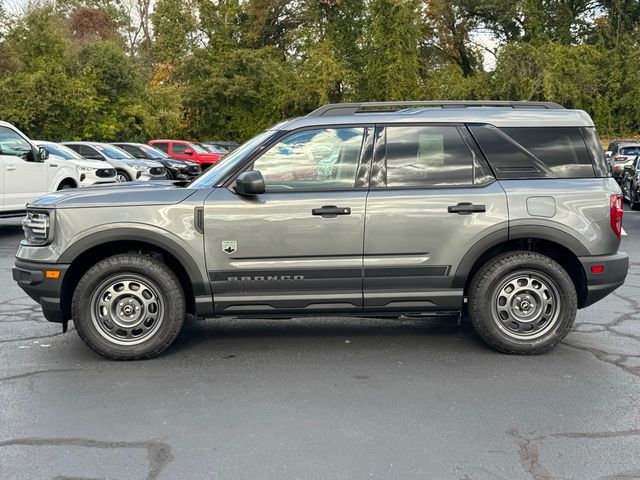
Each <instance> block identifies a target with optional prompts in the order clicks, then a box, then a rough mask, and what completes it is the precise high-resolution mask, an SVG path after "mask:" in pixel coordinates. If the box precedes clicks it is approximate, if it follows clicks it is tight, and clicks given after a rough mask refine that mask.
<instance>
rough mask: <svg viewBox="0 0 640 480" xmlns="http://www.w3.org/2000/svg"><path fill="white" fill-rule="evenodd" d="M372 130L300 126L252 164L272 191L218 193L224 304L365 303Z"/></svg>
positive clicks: (350, 307)
mask: <svg viewBox="0 0 640 480" xmlns="http://www.w3.org/2000/svg"><path fill="white" fill-rule="evenodd" d="M369 132H370V129H369V128H367V127H344V128H315V129H307V130H302V131H295V132H292V133H290V134H288V135H287V136H286V137H285V138H283V139H282V140H280V141H279V142H278V143H276V144H275V145H274V146H272V147H271V148H269V149H267V150H266V151H265V152H263V153H262V154H260V156H259V157H257V158H256V159H254V160H252V161H251V165H247V166H246V168H245V170H258V171H260V172H261V173H262V175H263V177H264V178H265V184H266V192H265V193H264V194H261V195H256V196H253V197H243V196H240V195H238V194H236V193H235V191H234V189H233V185H230V186H229V187H228V188H222V187H220V188H216V189H215V190H214V191H213V192H212V193H211V195H210V196H209V197H208V199H207V200H206V202H205V212H204V213H205V218H204V228H205V251H206V262H207V269H208V271H209V279H210V281H211V285H212V289H213V296H214V303H215V312H216V314H227V315H234V314H239V313H244V314H247V313H260V314H268V313H276V311H277V313H286V312H290V313H316V312H332V311H355V312H358V311H361V310H362V244H363V239H364V220H365V206H366V199H367V185H368V178H367V177H368V172H369V169H368V165H369V160H370V159H369V158H368V157H369V155H370V151H371V150H370V148H369V149H368V148H364V147H363V146H364V145H367V144H368V142H369V140H370V135H369ZM363 152H367V153H363Z"/></svg>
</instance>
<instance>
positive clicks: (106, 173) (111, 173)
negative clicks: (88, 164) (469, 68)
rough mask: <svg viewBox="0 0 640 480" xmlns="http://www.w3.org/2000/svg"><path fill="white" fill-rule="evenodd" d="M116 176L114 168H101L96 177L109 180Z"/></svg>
mask: <svg viewBox="0 0 640 480" xmlns="http://www.w3.org/2000/svg"><path fill="white" fill-rule="evenodd" d="M115 176H116V171H115V170H114V169H113V168H99V169H97V170H96V177H101V178H109V177H115Z"/></svg>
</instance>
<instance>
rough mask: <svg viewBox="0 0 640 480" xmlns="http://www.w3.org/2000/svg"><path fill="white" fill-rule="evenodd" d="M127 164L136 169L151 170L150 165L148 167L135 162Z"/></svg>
mask: <svg viewBox="0 0 640 480" xmlns="http://www.w3.org/2000/svg"><path fill="white" fill-rule="evenodd" d="M127 165H129V166H130V167H131V168H135V169H136V170H140V171H141V172H142V171H145V170H149V167H146V166H144V165H137V164H133V163H127Z"/></svg>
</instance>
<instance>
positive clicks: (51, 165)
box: [49, 163, 58, 167]
mask: <svg viewBox="0 0 640 480" xmlns="http://www.w3.org/2000/svg"><path fill="white" fill-rule="evenodd" d="M49 166H50V167H57V166H58V164H57V163H50V164H49Z"/></svg>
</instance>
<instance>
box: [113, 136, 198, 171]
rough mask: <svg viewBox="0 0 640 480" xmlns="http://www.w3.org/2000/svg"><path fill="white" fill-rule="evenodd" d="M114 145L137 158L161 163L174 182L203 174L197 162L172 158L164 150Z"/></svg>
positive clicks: (135, 144) (140, 146)
mask: <svg viewBox="0 0 640 480" xmlns="http://www.w3.org/2000/svg"><path fill="white" fill-rule="evenodd" d="M112 145H115V146H116V147H118V148H121V149H122V150H124V151H125V152H127V153H129V154H131V155H133V156H134V157H135V158H139V159H147V160H155V161H156V162H159V163H161V164H162V165H163V166H164V168H166V169H167V176H168V177H169V178H171V179H174V180H191V179H193V178H195V177H197V176H198V175H200V174H201V173H202V168H200V165H198V164H197V163H196V162H193V161H191V160H177V159H175V158H171V157H169V155H167V154H166V153H164V152H163V151H162V150H158V149H157V148H155V147H152V146H151V145H145V144H144V143H121V142H114V143H112Z"/></svg>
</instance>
